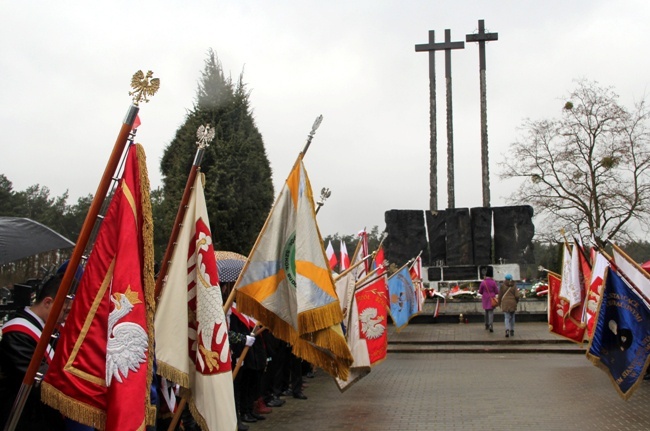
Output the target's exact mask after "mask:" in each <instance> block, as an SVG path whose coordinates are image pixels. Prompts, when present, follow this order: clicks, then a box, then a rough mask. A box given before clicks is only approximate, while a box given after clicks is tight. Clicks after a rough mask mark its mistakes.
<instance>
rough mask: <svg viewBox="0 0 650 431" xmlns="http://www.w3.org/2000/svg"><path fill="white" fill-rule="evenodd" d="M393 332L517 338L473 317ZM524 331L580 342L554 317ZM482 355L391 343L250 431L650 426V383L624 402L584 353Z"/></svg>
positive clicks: (321, 379)
mask: <svg viewBox="0 0 650 431" xmlns="http://www.w3.org/2000/svg"><path fill="white" fill-rule="evenodd" d="M389 336H390V338H389V339H390V343H391V349H392V348H393V347H395V346H399V344H400V343H401V342H405V343H413V342H415V343H418V342H419V343H421V344H425V345H426V344H432V343H433V345H435V344H436V343H437V344H444V343H447V344H448V345H463V344H466V343H468V342H471V343H470V345H472V343H473V345H488V346H492V347H494V346H495V345H499V344H503V343H505V342H506V340H508V341H509V342H510V344H513V343H512V341H513V340H512V339H506V338H505V336H503V335H502V334H501V331H497V330H496V328H495V332H494V333H492V334H490V333H488V332H486V331H485V329H484V326H483V325H481V324H471V323H470V324H467V325H466V324H435V325H434V324H432V325H424V324H420V325H409V326H408V327H407V328H405V329H404V330H403V331H402V332H401V333H400V334H395V333H394V330H393V329H391V332H390V334H389ZM501 339H503V340H501ZM520 339H521V340H528V341H529V343H531V344H540V345H543V344H553V343H556V344H570V345H573V343H564V341H563V340H562V339H560V338H559V337H557V336H556V335H554V334H549V333H548V330H547V327H546V324H545V323H543V324H540V323H522V324H518V325H517V326H516V328H515V340H520ZM485 340H488V341H492V343H487V344H486V343H485ZM558 342H559V343H558ZM454 343H456V344H454ZM513 345H514V344H513ZM483 353H484V354H475V353H469V352H468V353H464V352H463V353H458V352H451V353H440V352H430V351H429V352H427V351H424V352H419V353H397V352H395V351H391V352H389V354H388V358H387V359H386V360H385V361H384V362H383V363H381V364H379V365H377V366H376V367H375V368H373V371H372V372H371V373H370V374H369V375H368V376H367V377H365V378H364V379H362V380H361V381H359V382H357V383H356V384H354V385H353V386H352V387H351V388H350V389H349V390H347V391H346V392H344V393H340V392H339V390H338V388H337V386H336V384H335V383H334V381H333V380H332V379H331V378H330V377H329V376H328V375H326V374H325V373H324V372H323V371H322V370H319V371H318V372H317V373H316V377H315V378H314V379H305V382H306V383H307V384H308V387H307V388H305V390H304V392H305V394H306V395H307V396H308V397H309V399H308V400H297V399H294V398H291V397H288V398H286V399H287V402H286V404H285V405H284V406H282V407H277V408H274V409H273V413H271V414H269V415H268V416H267V420H265V421H260V422H257V423H253V424H250V430H251V431H266V430H289V431H291V430H309V431H324V430H352V431H393V430H394V431H397V430H400V431H401V430H459V431H460V430H463V431H468V430H477V431H479V430H480V431H486V430H499V431H502V430H514V429H530V430H567V429H569V430H572V431H581V430H627V431H635V430H639V431H641V430H644V431H645V430H648V429H650V382H648V381H643V382H642V383H641V385H640V386H639V388H638V389H637V391H636V392H635V393H634V395H633V396H632V398H631V399H630V400H629V401H623V400H622V399H621V398H620V397H619V396H618V394H617V392H616V390H615V389H614V386H613V385H612V383H611V382H610V381H609V378H608V377H607V375H606V374H605V373H604V372H603V371H602V370H600V369H598V368H596V367H595V366H593V365H592V364H591V363H590V362H589V361H588V360H587V359H586V357H585V356H584V355H579V354H563V353H560V352H553V353H544V352H529V351H526V352H520V351H516V350H511V351H509V352H501V353H499V352H497V353H495V352H492V351H486V350H483Z"/></svg>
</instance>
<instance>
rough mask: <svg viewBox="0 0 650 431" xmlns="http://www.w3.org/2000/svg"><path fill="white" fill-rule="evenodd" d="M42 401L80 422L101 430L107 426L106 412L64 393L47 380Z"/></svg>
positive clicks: (42, 388)
mask: <svg viewBox="0 0 650 431" xmlns="http://www.w3.org/2000/svg"><path fill="white" fill-rule="evenodd" d="M41 401H43V402H44V403H45V404H47V405H49V406H50V407H53V408H55V409H57V410H58V411H60V412H61V414H63V416H65V417H68V418H70V419H72V420H75V421H77V422H79V423H82V424H84V425H88V426H90V427H93V428H97V429H98V430H100V431H103V430H104V429H105V427H106V412H104V411H102V410H100V409H98V408H96V407H92V406H89V405H88V404H84V403H81V402H79V401H77V400H76V399H74V398H71V397H69V396H67V395H65V394H63V393H62V392H60V391H59V390H58V389H56V388H55V387H54V386H52V385H50V384H49V383H47V382H43V383H42V384H41Z"/></svg>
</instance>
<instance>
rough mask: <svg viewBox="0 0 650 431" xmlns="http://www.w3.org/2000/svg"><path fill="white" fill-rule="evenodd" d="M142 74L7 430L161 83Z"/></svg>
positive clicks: (14, 421)
mask: <svg viewBox="0 0 650 431" xmlns="http://www.w3.org/2000/svg"><path fill="white" fill-rule="evenodd" d="M139 74H142V72H141V71H140V72H137V73H136V74H135V75H133V79H132V81H131V85H132V88H133V89H134V91H133V92H129V95H132V96H134V100H133V104H132V105H131V106H130V107H129V109H128V111H127V113H126V116H125V118H124V121H123V122H122V127H121V128H120V132H119V134H118V135H117V139H116V140H115V145H114V146H113V151H112V152H111V155H110V157H109V159H108V163H107V164H106V168H105V169H104V174H103V175H102V178H101V180H100V182H99V185H98V186H97V191H96V192H95V196H94V198H93V201H92V203H91V204H90V208H89V209H88V214H86V219H85V220H84V223H83V226H82V228H81V231H80V232H79V237H78V238H77V242H76V243H75V247H74V250H73V252H72V256H70V260H69V262H68V266H67V268H66V270H65V273H64V274H63V279H62V280H61V284H60V285H59V290H58V292H57V294H56V297H55V298H54V302H53V303H52V308H51V310H50V314H49V317H48V319H47V322H45V326H44V328H43V331H42V333H41V337H40V339H39V342H38V344H37V345H36V349H35V350H34V354H33V355H32V359H31V361H30V363H29V367H28V368H27V371H26V373H25V378H24V379H23V382H22V384H21V386H20V389H19V391H18V395H17V396H16V400H15V401H14V405H13V407H12V409H11V413H10V415H9V418H8V419H7V423H6V425H5V428H4V430H5V431H13V430H14V429H15V427H16V425H17V423H18V419H19V418H20V415H21V414H22V411H23V408H24V406H25V401H26V400H27V397H28V396H29V393H30V392H31V389H32V386H33V383H34V378H35V377H36V373H37V371H38V368H39V366H40V364H41V361H42V360H43V356H44V354H45V350H46V348H47V345H48V342H49V340H50V337H51V336H52V333H53V332H54V326H55V325H56V322H57V320H58V318H59V315H60V314H61V310H62V309H63V305H64V303H65V299H66V296H67V295H68V290H69V289H70V285H71V284H72V280H73V279H74V276H75V274H76V271H77V267H78V266H79V263H80V262H81V258H82V255H83V253H84V251H85V249H86V246H87V244H88V241H89V239H90V236H91V233H92V231H93V227H94V226H95V222H96V220H97V216H98V215H99V212H100V210H101V207H102V204H103V203H104V200H105V199H106V195H107V193H108V189H109V187H110V184H111V181H112V180H113V175H114V174H115V171H116V169H117V167H118V165H119V162H120V158H121V156H122V154H123V153H124V148H125V147H126V144H127V141H128V139H129V136H130V134H131V131H132V129H133V123H134V122H135V118H136V116H137V115H138V112H139V109H140V108H139V107H138V105H139V102H140V101H145V102H148V99H147V96H152V95H154V94H155V93H156V92H157V91H158V88H159V86H160V81H159V80H158V79H157V78H155V79H151V80H150V78H151V76H152V73H151V72H149V73H148V74H147V76H146V78H144V74H142V77H143V78H144V79H142V80H140V81H137V82H136V79H135V78H136V77H137V76H138V75H139Z"/></svg>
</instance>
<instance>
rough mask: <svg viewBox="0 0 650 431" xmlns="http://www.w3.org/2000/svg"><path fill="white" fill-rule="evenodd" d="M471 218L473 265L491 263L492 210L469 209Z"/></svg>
mask: <svg viewBox="0 0 650 431" xmlns="http://www.w3.org/2000/svg"><path fill="white" fill-rule="evenodd" d="M470 215H471V218H472V240H473V241H474V263H475V264H476V265H487V264H490V263H492V210H491V209H490V208H483V207H477V208H472V209H470Z"/></svg>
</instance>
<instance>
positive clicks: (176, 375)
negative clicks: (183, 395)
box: [157, 360, 190, 388]
mask: <svg viewBox="0 0 650 431" xmlns="http://www.w3.org/2000/svg"><path fill="white" fill-rule="evenodd" d="M157 366H158V369H157V373H158V375H160V376H162V377H164V378H166V379H167V380H171V381H172V382H174V383H176V384H178V385H180V386H182V387H184V388H189V387H190V376H189V375H188V374H187V373H184V372H183V371H181V370H179V369H178V368H175V367H172V366H171V365H169V364H168V363H166V362H162V361H160V360H159V361H158V362H157Z"/></svg>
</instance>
